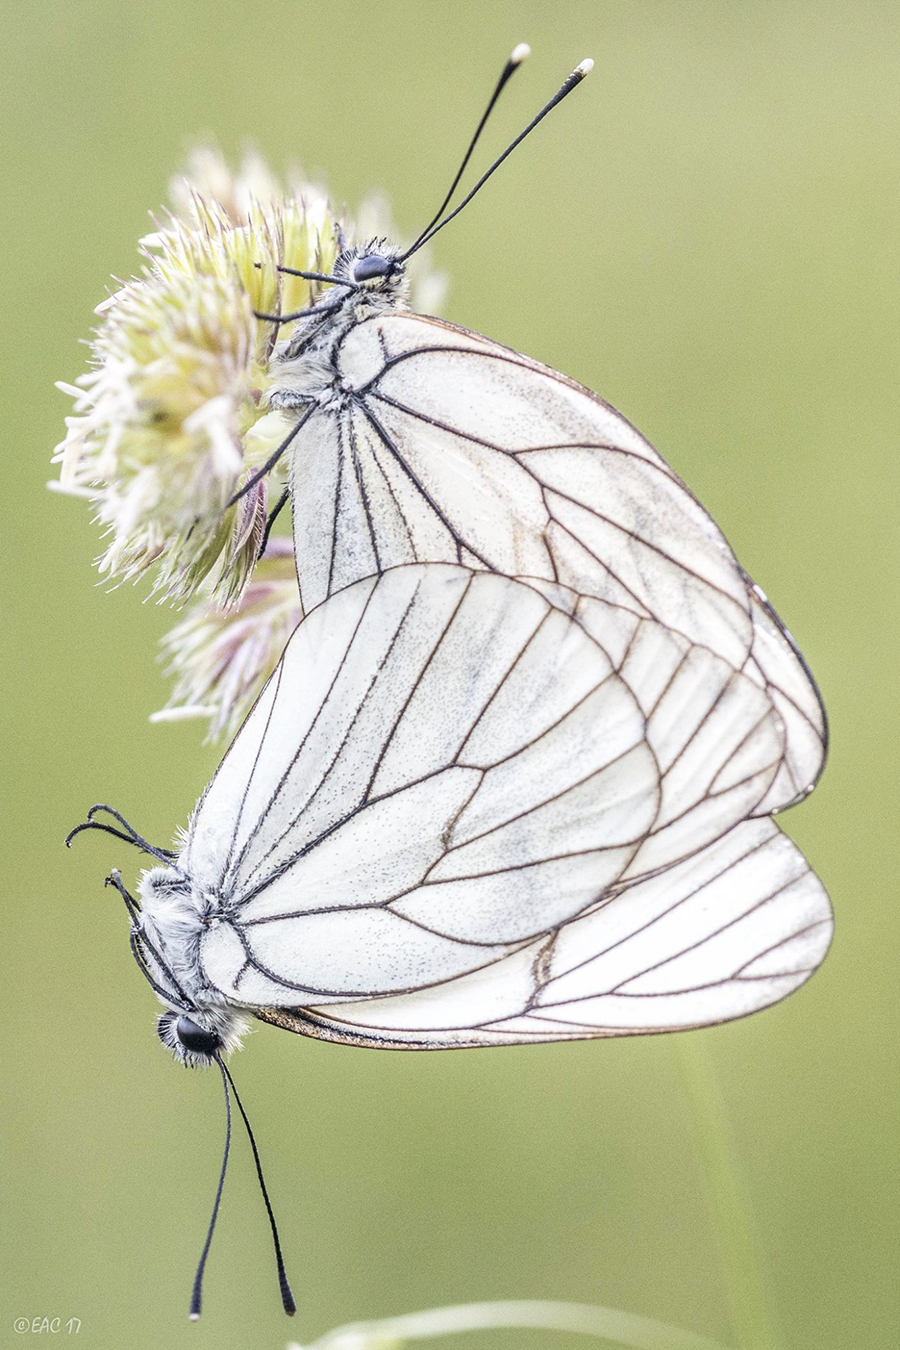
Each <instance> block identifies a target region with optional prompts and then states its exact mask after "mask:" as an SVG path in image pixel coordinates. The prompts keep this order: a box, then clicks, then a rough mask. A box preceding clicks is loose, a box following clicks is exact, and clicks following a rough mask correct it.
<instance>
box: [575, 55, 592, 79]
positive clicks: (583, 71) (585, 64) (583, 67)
mask: <svg viewBox="0 0 900 1350" xmlns="http://www.w3.org/2000/svg"><path fill="white" fill-rule="evenodd" d="M593 69H594V63H593V61H592V60H591V58H590V57H589V56H588V57H586V58H585V59H584V60H583V61H582V62H581V64H580V65H578V66H576V67H575V69H574V71H573V72H572V73H573V75H577V76H578V78H579V79H580V80H583V79H584V77H585V75H590V73H591V71H592V70H593Z"/></svg>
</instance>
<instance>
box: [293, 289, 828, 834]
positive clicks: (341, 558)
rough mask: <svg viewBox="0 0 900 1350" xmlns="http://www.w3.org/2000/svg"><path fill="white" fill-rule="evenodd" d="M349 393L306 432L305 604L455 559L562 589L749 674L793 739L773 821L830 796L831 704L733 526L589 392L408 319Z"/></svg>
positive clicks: (372, 350)
mask: <svg viewBox="0 0 900 1350" xmlns="http://www.w3.org/2000/svg"><path fill="white" fill-rule="evenodd" d="M336 368H337V371H338V374H339V378H340V382H341V386H342V390H341V397H340V398H339V399H338V400H336V401H335V403H334V405H332V407H331V408H330V409H328V410H324V411H322V412H319V413H317V414H316V415H315V416H314V417H312V418H311V419H310V420H309V421H308V422H307V424H306V426H305V427H304V428H303V430H302V431H301V432H300V433H299V434H298V437H297V440H296V442H295V449H294V451H293V458H292V469H291V475H292V502H293V512H294V541H295V550H296V556H297V568H298V575H299V581H300V589H301V595H302V598H303V603H304V606H305V607H306V609H307V610H309V609H311V608H313V607H314V606H315V605H317V604H319V603H320V602H321V601H322V600H323V599H325V598H326V597H327V596H329V595H331V594H333V593H334V592H335V591H338V590H341V589H342V588H343V587H345V586H347V585H349V584H351V583H353V582H355V581H358V580H359V579H360V578H362V577H365V576H369V575H371V574H372V573H375V572H379V571H383V570H385V569H386V568H389V567H393V566H397V565H400V564H403V563H410V562H426V561H446V562H457V563H463V564H465V565H467V566H471V567H476V568H478V567H481V568H486V569H490V570H493V571H497V572H502V573H504V574H506V575H508V576H527V577H536V578H542V579H544V580H547V581H558V582H561V583H562V584H564V585H566V586H569V587H571V588H572V589H574V590H575V591H577V592H578V593H579V594H580V595H585V596H591V597H595V598H598V599H602V600H605V601H606V602H607V603H608V604H610V605H614V606H617V607H619V608H621V609H623V610H625V611H627V612H628V613H629V614H631V615H634V616H637V617H641V618H648V619H655V620H656V621H657V623H659V624H660V625H662V626H663V627H665V628H668V629H670V630H672V632H674V633H676V634H679V635H681V636H682V637H684V638H686V639H687V640H688V641H689V642H691V643H694V644H696V645H700V646H703V647H706V648H708V649H710V650H711V651H712V652H714V653H716V654H717V655H718V656H720V657H722V658H723V659H724V660H725V661H727V662H728V664H729V665H730V666H731V667H732V669H733V670H735V671H742V672H745V673H747V674H748V675H749V676H750V678H751V679H753V680H755V681H756V682H757V683H758V684H759V685H760V687H762V688H764V689H765V690H766V691H767V693H768V696H769V698H770V700H771V701H772V703H773V705H774V706H776V707H777V708H778V711H779V714H780V715H781V717H782V719H783V721H784V723H785V727H786V730H787V735H786V737H785V741H784V754H783V760H782V764H781V766H780V768H779V771H778V774H777V776H776V779H775V781H774V782H773V784H772V787H771V791H770V793H769V795H768V797H767V798H766V800H765V802H764V803H763V804H762V807H761V809H762V811H763V813H764V814H768V813H769V812H772V811H775V810H781V809H784V808H785V807H786V806H789V805H791V803H792V802H794V801H796V800H798V799H799V798H800V797H802V796H804V795H805V794H806V793H807V792H808V791H809V790H810V789H811V788H812V786H813V785H814V783H815V781H816V779H817V777H818V775H819V773H820V771H821V768H822V764H823V762H824V755H825V721H824V714H823V710H822V707H821V703H820V701H819V697H818V694H817V691H816V688H815V685H814V684H813V682H812V679H811V677H810V675H809V672H808V671H807V669H806V667H805V666H804V665H803V663H802V659H801V658H800V657H799V654H798V653H797V651H796V649H795V647H794V645H793V642H792V640H791V639H790V637H789V635H787V634H786V632H785V630H784V628H783V625H782V624H781V623H780V620H779V619H778V617H777V615H776V614H775V613H774V611H773V610H772V609H771V607H770V606H769V605H768V602H767V601H766V599H765V596H763V595H762V593H761V592H759V591H758V590H757V588H756V587H755V586H754V585H753V583H752V581H750V579H749V578H748V577H747V576H746V574H745V573H744V572H743V570H742V569H741V567H740V566H739V565H738V563H737V561H736V560H735V558H734V555H733V554H732V552H731V550H730V548H729V547H728V544H727V543H726V541H725V539H724V538H723V536H722V534H721V533H720V531H719V530H718V528H717V527H716V525H715V524H714V522H713V521H712V520H711V519H710V517H709V516H708V515H707V514H706V512H705V511H704V510H703V508H702V507H701V506H700V504H699V503H698V502H697V501H696V500H695V498H694V497H693V496H692V495H691V493H690V492H689V490H688V489H687V488H686V487H685V485H684V484H683V483H682V482H681V480H680V479H679V478H678V477H677V475H675V474H674V473H673V472H672V470H671V469H670V468H669V467H668V465H667V464H666V463H665V462H664V460H663V459H662V458H661V457H660V456H659V455H658V454H657V452H656V451H655V450H654V449H653V447H652V446H651V445H650V444H649V443H648V442H647V441H646V440H644V438H643V437H642V436H641V435H640V434H639V433H638V432H637V431H636V430H635V429H634V428H633V427H632V426H631V425H630V424H629V423H628V422H626V421H625V419H624V418H622V417H621V416H619V414H618V413H616V412H615V411H614V410H613V409H612V408H610V407H609V406H608V405H607V404H605V403H603V402H602V401H601V400H600V399H599V398H597V397H596V395H594V394H592V393H591V392H590V391H589V390H587V389H585V388H583V387H582V386H581V385H578V384H576V383H575V382H574V381H572V380H569V379H566V378H565V377H564V376H562V375H559V374H557V373H556V372H555V371H552V370H550V369H548V368H547V367H546V366H542V365H540V364H538V363H537V362H534V361H530V360H529V359H528V358H527V357H524V356H521V355H520V354H519V353H517V352H513V351H510V350H509V349H507V348H505V347H502V346H500V345H498V344H497V343H493V342H490V341H489V340H488V339H486V338H483V337H479V336H477V335H476V334H474V333H470V332H468V331H467V330H465V329H461V328H456V327H453V326H452V325H450V324H446V323H442V322H440V321H438V320H435V319H426V318H422V317H421V316H417V315H413V314H403V313H399V314H398V313H392V314H388V315H383V316H381V317H379V318H376V319H371V320H368V321H366V322H364V323H361V324H358V325H357V326H356V327H355V328H353V329H351V331H350V332H349V334H348V335H347V336H346V337H345V338H344V339H343V341H342V343H341V344H340V345H339V347H338V351H337V355H336Z"/></svg>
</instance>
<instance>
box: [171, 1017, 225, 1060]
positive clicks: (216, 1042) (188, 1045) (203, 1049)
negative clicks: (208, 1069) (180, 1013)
mask: <svg viewBox="0 0 900 1350" xmlns="http://www.w3.org/2000/svg"><path fill="white" fill-rule="evenodd" d="M175 1034H176V1036H177V1037H178V1039H179V1040H180V1041H181V1044H182V1045H183V1046H184V1048H185V1050H193V1051H194V1053H195V1054H198V1055H214V1054H215V1053H216V1051H217V1050H220V1049H221V1048H222V1042H221V1040H220V1038H219V1036H218V1034H217V1032H215V1031H206V1030H204V1028H203V1027H198V1026H197V1023H196V1022H192V1021H191V1019H190V1018H189V1017H179V1019H178V1021H177V1022H176V1023H175Z"/></svg>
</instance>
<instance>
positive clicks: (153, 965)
mask: <svg viewBox="0 0 900 1350" xmlns="http://www.w3.org/2000/svg"><path fill="white" fill-rule="evenodd" d="M138 896H139V898H140V905H141V933H142V934H143V935H144V936H145V937H146V939H147V944H148V945H145V946H144V949H143V952H144V958H145V960H146V962H147V965H148V966H149V968H150V973H151V975H152V976H153V978H154V980H155V981H156V983H157V984H158V985H159V986H160V988H161V989H163V990H168V991H170V992H171V999H166V998H164V997H163V995H162V994H161V993H159V991H157V993H158V997H159V998H160V1001H161V1002H162V1003H164V1004H165V1005H166V1007H167V1008H168V1009H169V1010H170V1012H171V1013H173V1014H176V1015H177V1014H179V1013H183V1012H184V1011H185V1008H184V1003H185V1002H187V1004H188V1005H189V1016H190V1018H191V1020H192V1021H193V1022H195V1023H196V1024H197V1025H198V1026H199V1027H202V1028H203V1030H205V1031H213V1032H215V1033H216V1034H217V1035H218V1036H219V1038H220V1040H221V1041H222V1048H223V1050H224V1051H225V1052H226V1053H229V1052H231V1051H232V1050H239V1049H240V1048H241V1036H242V1035H243V1034H244V1033H245V1032H246V1031H247V1030H248V1028H249V1025H250V1022H249V1018H248V1017H247V1016H246V1014H244V1013H243V1012H241V1011H240V1010H239V1009H237V1008H235V1007H234V1006H233V1005H232V1004H230V1003H229V1002H228V1001H227V1000H226V999H225V997H224V995H223V994H221V993H220V992H219V990H218V989H214V988H213V987H212V986H211V985H210V984H209V982H208V981H207V980H206V978H205V976H204V974H203V970H202V967H201V964H200V943H201V940H202V937H203V934H204V933H205V932H206V929H207V926H208V922H209V915H210V912H211V910H212V909H213V908H214V907H215V906H216V903H217V902H216V901H215V900H214V898H213V897H206V896H204V895H202V894H200V893H199V892H198V891H197V890H196V889H195V887H194V886H193V884H192V883H191V881H190V879H189V878H188V877H187V876H185V874H184V873H183V872H181V871H179V870H177V868H176V867H151V868H149V869H148V870H147V871H146V872H144V873H143V874H142V875H141V878H140V881H139V882H138ZM150 947H152V948H153V949H155V951H157V952H158V953H159V956H160V958H161V960H162V961H163V962H165V965H166V966H167V967H168V972H171V975H172V976H174V978H175V980H176V981H177V982H178V985H179V986H180V990H179V989H176V988H175V987H174V986H173V983H172V979H171V977H170V975H169V973H168V972H167V971H166V970H165V969H163V967H162V965H161V964H160V961H158V960H156V958H155V957H154V954H153V951H152V950H150V949H149V948H150ZM182 995H184V998H182ZM160 1023H161V1025H160V1036H161V1038H162V1041H163V1044H164V1045H165V1046H166V1047H167V1048H168V1049H169V1050H171V1051H172V1053H173V1054H174V1055H175V1056H176V1058H178V1059H180V1060H181V1061H182V1062H183V1063H185V1064H192V1065H194V1064H199V1063H206V1062H208V1060H207V1059H206V1058H204V1057H201V1056H194V1055H191V1054H190V1052H186V1051H185V1050H184V1047H182V1046H181V1044H180V1042H179V1041H178V1039H177V1037H176V1036H175V1035H174V1022H172V1023H171V1025H170V1023H169V1022H167V1021H166V1014H164V1015H163V1018H161V1019H160ZM169 1032H171V1034H168V1033H169Z"/></svg>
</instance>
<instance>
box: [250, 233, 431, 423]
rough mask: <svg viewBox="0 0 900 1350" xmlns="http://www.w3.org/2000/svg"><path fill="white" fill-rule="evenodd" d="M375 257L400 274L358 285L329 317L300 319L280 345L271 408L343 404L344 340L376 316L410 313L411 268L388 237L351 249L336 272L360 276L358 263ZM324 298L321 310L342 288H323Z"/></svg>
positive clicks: (274, 365)
mask: <svg viewBox="0 0 900 1350" xmlns="http://www.w3.org/2000/svg"><path fill="white" fill-rule="evenodd" d="M373 256H377V257H381V258H386V259H388V260H389V261H391V262H395V263H396V270H395V271H393V272H391V273H390V274H389V275H387V276H377V277H370V278H368V279H366V280H364V281H361V282H357V289H355V290H352V291H351V290H347V291H345V292H344V295H343V298H335V300H334V308H333V309H331V310H330V311H329V312H328V313H323V314H314V313H310V315H309V317H308V318H305V317H302V318H300V319H298V320H297V321H296V325H295V327H294V328H293V331H292V332H291V336H290V337H289V338H288V339H287V340H286V341H284V342H280V343H279V344H278V345H277V346H276V348H275V352H274V355H273V356H272V361H271V367H270V369H271V373H272V375H273V377H274V378H273V383H272V388H271V390H270V391H269V395H268V404H269V407H271V408H304V407H308V406H309V404H311V403H317V404H319V406H320V407H328V406H329V405H332V404H333V405H335V406H337V407H340V406H342V404H343V403H344V402H345V401H346V399H347V397H348V391H347V390H345V389H343V388H342V386H341V381H340V376H339V374H338V372H337V370H336V368H335V348H336V347H337V345H338V343H339V342H340V340H341V338H342V337H343V336H344V335H345V334H346V333H347V332H349V330H350V329H351V328H354V327H355V326H356V324H358V323H363V322H364V321H365V320H366V319H371V318H373V317H374V316H375V315H376V314H380V313H384V312H385V311H386V310H398V309H399V310H403V309H408V308H409V305H408V303H407V299H408V295H409V282H408V280H407V277H406V268H405V266H404V265H403V264H402V263H400V262H399V258H400V250H399V249H398V248H397V246H396V245H395V244H389V243H388V241H387V240H386V239H371V240H369V242H368V243H366V244H361V245H359V246H358V247H356V248H349V249H345V250H344V252H343V253H341V254H340V255H339V256H338V258H337V260H336V262H335V264H334V269H333V275H334V276H336V277H346V278H347V280H352V279H353V277H354V270H353V269H354V265H355V264H356V263H357V262H360V261H361V260H362V259H363V258H371V257H373ZM322 289H323V292H324V294H322V295H320V296H319V297H318V298H317V300H316V306H318V305H324V304H328V302H329V295H331V296H334V294H335V292H336V291H338V290H343V288H342V287H337V286H331V287H328V286H323V288H322Z"/></svg>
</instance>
